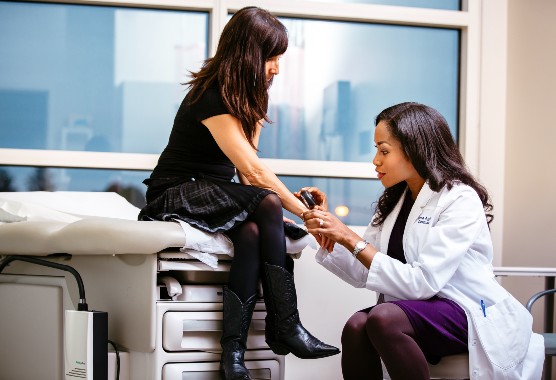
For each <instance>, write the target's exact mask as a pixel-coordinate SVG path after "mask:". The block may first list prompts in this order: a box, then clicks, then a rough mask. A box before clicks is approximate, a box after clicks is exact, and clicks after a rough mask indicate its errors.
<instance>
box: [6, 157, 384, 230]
mask: <svg viewBox="0 0 556 380" xmlns="http://www.w3.org/2000/svg"><path fill="white" fill-rule="evenodd" d="M149 175H150V172H144V171H130V170H127V171H126V170H97V169H59V168H35V167H11V166H2V167H0V192H2V191H113V192H116V193H118V194H120V195H121V196H123V197H124V198H126V199H127V200H128V201H129V202H130V203H132V204H133V205H135V206H136V207H139V208H141V207H143V206H144V205H145V192H146V190H147V188H146V186H145V185H143V183H142V182H143V179H145V178H147V177H148V176H149ZM280 180H282V181H283V182H284V184H285V185H286V186H287V187H288V189H290V190H291V191H292V192H293V191H298V190H299V189H300V188H302V187H304V186H316V187H318V188H319V189H321V190H323V191H324V192H325V193H326V194H327V196H328V201H329V206H330V210H336V215H338V216H339V218H340V219H341V220H342V221H343V222H344V223H346V224H349V225H367V224H369V222H370V220H371V215H372V213H373V211H374V207H375V204H374V203H375V202H376V201H377V200H378V197H379V196H380V194H382V191H383V190H384V187H383V186H382V184H381V183H380V181H378V180H370V179H369V180H355V179H337V178H312V177H291V176H280ZM346 211H347V214H346V215H345V216H343V215H344V214H343V213H345V212H346ZM342 212H343V213H342ZM285 215H286V216H287V217H289V218H291V219H293V220H295V221H296V222H297V223H300V222H301V221H300V219H299V217H298V216H295V215H293V214H291V213H289V212H287V211H286V212H285Z"/></svg>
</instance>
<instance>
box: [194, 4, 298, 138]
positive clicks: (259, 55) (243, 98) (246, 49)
mask: <svg viewBox="0 0 556 380" xmlns="http://www.w3.org/2000/svg"><path fill="white" fill-rule="evenodd" d="M287 48H288V32H287V29H286V27H285V26H284V25H283V24H282V23H281V22H280V21H279V20H278V19H277V18H276V17H274V16H273V15H272V14H270V12H268V11H266V10H264V9H261V8H257V7H245V8H242V9H240V10H239V11H237V12H236V13H235V14H234V15H233V16H232V18H231V19H230V21H228V23H227V24H226V26H225V27H224V30H223V31H222V35H221V36H220V40H219V41H218V47H217V49H216V53H215V55H214V57H212V58H209V59H207V60H206V61H205V62H204V64H203V66H202V67H201V69H200V70H199V71H198V72H196V73H194V72H192V73H191V77H192V79H191V80H190V81H189V82H187V83H186V84H187V85H189V88H190V92H189V94H188V97H189V102H190V103H194V102H195V101H197V100H198V99H199V98H200V97H201V95H203V93H204V92H205V90H207V89H208V88H210V87H212V86H214V85H216V84H218V85H219V89H220V94H221V95H222V99H223V101H224V105H225V106H226V108H227V109H228V110H229V111H230V114H231V115H232V116H234V117H236V118H237V119H239V121H241V126H242V128H243V132H244V133H245V136H246V137H247V140H248V141H249V142H250V143H251V146H253V147H254V145H253V137H254V135H255V130H256V125H257V123H258V122H259V121H260V120H262V119H264V120H265V121H267V122H270V120H269V119H268V117H267V114H266V112H267V108H268V89H269V87H270V85H271V82H268V81H267V80H266V72H265V63H266V61H268V59H269V58H272V57H276V56H278V55H281V54H284V53H285V52H286V50H287Z"/></svg>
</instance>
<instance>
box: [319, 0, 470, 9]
mask: <svg viewBox="0 0 556 380" xmlns="http://www.w3.org/2000/svg"><path fill="white" fill-rule="evenodd" d="M309 1H311V0H309ZM312 1H317V0H312ZM318 1H324V2H327V3H361V4H381V5H397V6H402V7H415V8H431V9H446V10H453V11H459V10H461V0H318Z"/></svg>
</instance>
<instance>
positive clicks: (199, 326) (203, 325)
mask: <svg viewBox="0 0 556 380" xmlns="http://www.w3.org/2000/svg"><path fill="white" fill-rule="evenodd" d="M183 331H184V332H185V331H188V332H194V331H195V332H199V331H222V321H199V320H194V319H187V320H184V321H183Z"/></svg>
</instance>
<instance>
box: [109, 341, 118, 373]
mask: <svg viewBox="0 0 556 380" xmlns="http://www.w3.org/2000/svg"><path fill="white" fill-rule="evenodd" d="M108 343H110V344H111V345H112V347H114V352H115V353H116V380H120V351H119V350H118V347H117V346H116V343H114V342H112V341H111V340H110V339H108Z"/></svg>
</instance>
